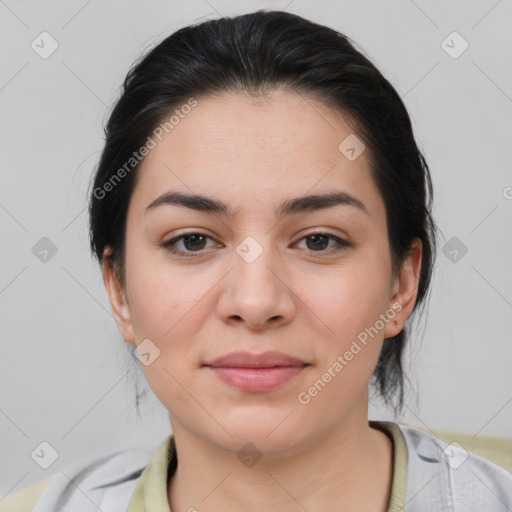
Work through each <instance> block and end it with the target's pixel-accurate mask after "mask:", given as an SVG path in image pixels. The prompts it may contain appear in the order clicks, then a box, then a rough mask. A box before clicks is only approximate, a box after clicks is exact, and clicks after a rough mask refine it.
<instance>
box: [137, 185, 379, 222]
mask: <svg viewBox="0 0 512 512" xmlns="http://www.w3.org/2000/svg"><path fill="white" fill-rule="evenodd" d="M163 205H171V206H184V207H186V208H191V209H193V210H198V211H202V212H207V213H218V214H222V215H225V216H227V217H232V216H233V211H232V209H231V208H230V207H229V206H228V205H226V204H225V203H223V202H222V201H219V200H218V199H214V198H212V197H207V196H203V195H200V194H184V193H181V192H167V193H165V194H163V195H161V196H159V197H157V198H156V199H155V200H154V201H153V202H151V203H150V204H149V205H148V207H147V208H146V211H145V213H147V212H148V211H149V210H152V209H154V208H156V207H158V206H163ZM340 205H344V206H352V207H355V208H358V209H359V210H361V211H363V212H365V213H366V214H368V215H369V212H368V210H367V209H366V207H365V205H364V204H363V203H362V201H360V200H359V199H358V198H357V197H355V196H353V195H351V194H348V193H347V192H341V191H336V192H331V193H327V194H315V195H307V196H302V197H295V198H292V199H287V200H286V201H284V202H282V203H281V204H280V205H279V206H278V208H277V209H276V211H275V213H276V216H277V217H278V218H281V217H284V216H287V215H293V214H297V213H302V212H311V211H315V210H322V209H325V208H332V207H334V206H340Z"/></svg>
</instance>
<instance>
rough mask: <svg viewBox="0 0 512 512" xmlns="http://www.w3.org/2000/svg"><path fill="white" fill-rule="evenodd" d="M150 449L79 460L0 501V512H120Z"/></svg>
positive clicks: (144, 464) (119, 451) (147, 460)
mask: <svg viewBox="0 0 512 512" xmlns="http://www.w3.org/2000/svg"><path fill="white" fill-rule="evenodd" d="M151 455H152V450H150V449H146V448H129V449H123V450H112V451H110V452H108V453H106V454H103V455H98V454H95V455H92V456H86V457H82V458H80V459H79V460H78V461H76V462H75V463H73V464H71V465H68V466H67V467H65V468H64V469H63V470H62V471H60V472H59V473H55V474H53V475H50V476H48V477H47V478H45V479H43V480H40V481H39V482H36V483H35V484H32V485H30V486H28V487H26V488H24V489H22V490H20V491H18V492H16V493H13V494H9V495H7V496H5V497H3V498H1V499H0V512H50V511H51V512H53V511H55V510H59V511H61V512H64V511H77V510H80V511H81V512H89V510H90V511H91V512H92V511H94V512H97V510H102V512H110V511H112V512H114V511H115V512H119V510H124V509H125V508H126V505H127V504H128V502H129V499H130V497H131V495H132V493H133V491H134V490H135V487H136V485H137V483H138V480H139V477H140V475H141V474H142V471H143V470H144V468H145V467H146V466H147V464H148V463H149V461H150V459H151Z"/></svg>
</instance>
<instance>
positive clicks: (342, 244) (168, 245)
mask: <svg viewBox="0 0 512 512" xmlns="http://www.w3.org/2000/svg"><path fill="white" fill-rule="evenodd" d="M193 235H199V236H202V237H205V238H210V239H211V238H212V237H210V236H208V235H206V234H204V233H201V232H191V233H185V234H184V235H180V236H178V237H176V238H173V239H172V240H168V241H167V242H164V243H163V244H162V247H164V248H165V249H167V250H168V251H170V252H172V253H173V254H176V255H178V256H179V257H185V258H194V257H198V256H200V255H201V254H203V253H204V252H205V251H206V249H201V250H199V251H183V250H181V249H177V248H176V247H175V244H176V243H177V242H179V241H181V240H182V239H184V238H185V237H188V236H193ZM313 236H323V237H327V238H329V239H330V240H334V241H335V242H336V243H337V244H338V245H337V247H332V248H331V249H328V250H319V251H314V250H311V249H310V250H309V251H310V252H312V253H322V254H323V255H330V254H333V253H337V252H339V251H342V250H343V249H346V248H348V247H352V245H353V244H351V243H350V242H347V241H346V240H343V239H341V238H339V237H337V236H335V235H332V234H331V233H324V232H322V231H318V232H314V233H309V234H308V235H306V236H304V237H302V238H301V239H300V240H299V242H300V241H302V240H305V239H306V238H311V237H313Z"/></svg>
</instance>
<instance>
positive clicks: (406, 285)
mask: <svg viewBox="0 0 512 512" xmlns="http://www.w3.org/2000/svg"><path fill="white" fill-rule="evenodd" d="M422 252H423V246H422V243H421V240H420V239H419V238H415V239H414V240H413V242H412V243H411V246H410V248H409V252H408V253H407V256H406V257H405V259H404V262H403V265H402V268H401V270H400V273H399V275H398V276H396V277H395V278H394V280H393V283H392V291H391V299H390V301H389V308H390V310H392V311H395V312H396V314H395V316H394V318H393V320H392V321H390V322H388V323H387V324H386V328H385V329H384V337H385V338H392V337H393V336H396V335H397V334H398V333H399V332H400V331H401V330H402V328H403V326H404V324H405V321H406V320H407V318H408V317H409V315H410V314H411V313H412V310H413V308H414V304H415V303H416V296H417V295H418V283H419V279H420V270H421V255H422ZM395 321H396V322H397V323H398V327H397V326H396V325H395Z"/></svg>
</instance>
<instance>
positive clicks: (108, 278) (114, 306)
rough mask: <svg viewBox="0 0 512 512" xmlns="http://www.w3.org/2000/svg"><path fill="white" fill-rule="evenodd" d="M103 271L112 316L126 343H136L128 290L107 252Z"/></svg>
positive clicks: (104, 257)
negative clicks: (120, 279) (121, 282)
mask: <svg viewBox="0 0 512 512" xmlns="http://www.w3.org/2000/svg"><path fill="white" fill-rule="evenodd" d="M102 273H103V283H104V284H105V288H106V290H107V294H108V298H109V302H110V308H111V310H112V316H113V317H114V320H115V322H116V325H117V328H118V329H119V332H120V333H121V335H122V336H123V338H124V340H125V341H126V343H130V344H132V345H135V336H134V333H133V326H132V321H131V314H130V308H129V305H128V301H127V299H126V292H125V290H124V289H123V287H122V286H121V284H120V282H119V279H118V277H117V275H116V272H115V271H114V268H113V266H112V263H111V261H110V260H109V258H108V257H107V255H106V254H104V256H103V264H102Z"/></svg>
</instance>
